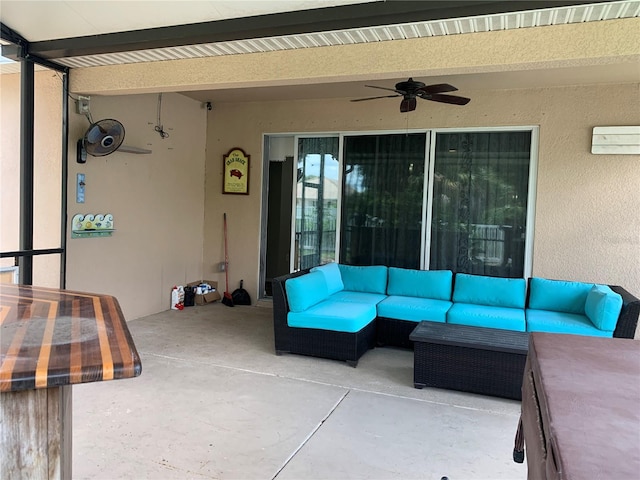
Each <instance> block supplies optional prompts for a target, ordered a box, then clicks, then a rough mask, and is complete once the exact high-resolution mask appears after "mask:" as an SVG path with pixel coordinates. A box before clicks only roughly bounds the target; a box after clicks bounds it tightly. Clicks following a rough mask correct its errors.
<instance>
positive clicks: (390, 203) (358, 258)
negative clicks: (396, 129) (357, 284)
mask: <svg viewBox="0 0 640 480" xmlns="http://www.w3.org/2000/svg"><path fill="white" fill-rule="evenodd" d="M425 144H426V134H425V133H414V134H404V133H403V134H391V135H364V136H348V137H345V140H344V187H343V192H342V232H341V240H340V262H341V263H345V264H349V265H387V266H391V267H405V268H419V267H420V242H421V228H422V222H421V219H422V205H423V195H424V173H425V169H424V165H425Z"/></svg>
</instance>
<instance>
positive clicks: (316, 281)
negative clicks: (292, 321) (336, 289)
mask: <svg viewBox="0 0 640 480" xmlns="http://www.w3.org/2000/svg"><path fill="white" fill-rule="evenodd" d="M284 288H285V291H286V292H287V300H288V301H289V310H291V311H292V312H304V311H305V310H307V309H308V308H309V307H312V306H314V305H316V304H317V303H320V302H322V301H323V300H326V299H327V298H328V297H329V290H328V289H327V282H326V280H325V279H324V275H323V274H322V273H321V272H309V273H306V274H304V275H301V276H299V277H295V278H290V279H288V280H287V281H286V282H285V283H284Z"/></svg>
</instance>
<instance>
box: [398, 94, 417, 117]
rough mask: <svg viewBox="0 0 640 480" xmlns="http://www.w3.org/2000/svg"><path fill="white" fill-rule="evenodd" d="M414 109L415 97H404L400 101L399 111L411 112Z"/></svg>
mask: <svg viewBox="0 0 640 480" xmlns="http://www.w3.org/2000/svg"><path fill="white" fill-rule="evenodd" d="M415 109H416V99H415V97H411V98H405V99H403V100H402V102H401V103H400V112H402V113H405V112H413V111H414V110H415Z"/></svg>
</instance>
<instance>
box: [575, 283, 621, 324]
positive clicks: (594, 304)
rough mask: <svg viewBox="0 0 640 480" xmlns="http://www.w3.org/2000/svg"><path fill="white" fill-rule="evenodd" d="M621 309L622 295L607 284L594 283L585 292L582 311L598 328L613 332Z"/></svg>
mask: <svg viewBox="0 0 640 480" xmlns="http://www.w3.org/2000/svg"><path fill="white" fill-rule="evenodd" d="M620 310H622V297H621V296H620V295H619V294H617V293H616V292H614V291H613V290H611V288H609V286H607V285H594V286H593V287H591V290H589V293H588V294H587V300H586V301H585V304H584V311H585V314H586V315H587V317H589V320H591V323H593V324H594V325H595V326H596V327H597V328H599V329H600V330H605V331H607V332H613V331H614V330H615V329H616V324H617V323H618V317H619V316H620Z"/></svg>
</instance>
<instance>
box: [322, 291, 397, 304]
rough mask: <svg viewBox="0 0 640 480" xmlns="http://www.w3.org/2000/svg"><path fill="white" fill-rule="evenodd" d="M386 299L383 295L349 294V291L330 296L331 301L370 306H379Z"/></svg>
mask: <svg viewBox="0 0 640 480" xmlns="http://www.w3.org/2000/svg"><path fill="white" fill-rule="evenodd" d="M385 298H387V296H386V295H382V294H381V293H367V292H349V291H347V290H341V291H339V292H336V293H334V294H333V295H330V296H329V300H334V301H338V302H351V303H367V304H370V305H377V304H378V303H380V302H381V301H382V300H384V299H385Z"/></svg>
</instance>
